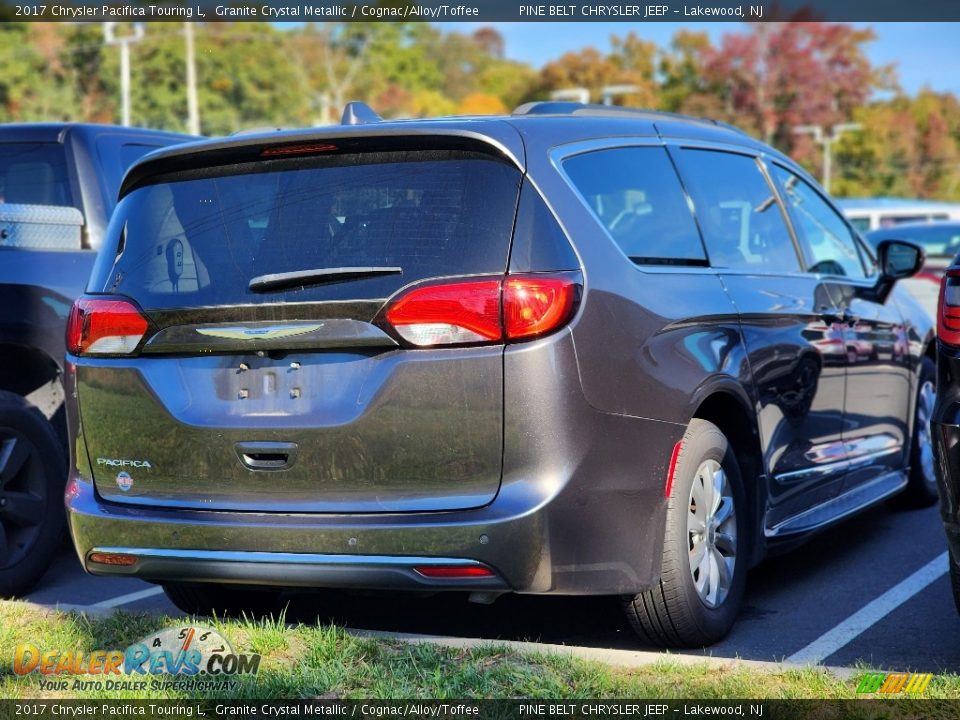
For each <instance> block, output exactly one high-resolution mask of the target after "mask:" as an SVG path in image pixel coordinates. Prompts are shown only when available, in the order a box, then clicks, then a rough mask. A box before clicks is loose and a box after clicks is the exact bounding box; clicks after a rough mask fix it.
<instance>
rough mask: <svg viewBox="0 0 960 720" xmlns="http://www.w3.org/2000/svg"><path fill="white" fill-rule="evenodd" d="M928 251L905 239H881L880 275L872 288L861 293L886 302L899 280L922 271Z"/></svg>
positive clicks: (878, 261) (878, 249)
mask: <svg viewBox="0 0 960 720" xmlns="http://www.w3.org/2000/svg"><path fill="white" fill-rule="evenodd" d="M924 260H926V253H924V251H923V248H921V247H920V246H919V245H914V244H913V243H908V242H904V241H903V240H881V241H880V242H879V243H877V263H878V265H879V266H880V277H878V278H877V284H876V285H874V286H873V287H872V288H869V289H864V290H862V291H861V294H862V295H863V296H864V297H868V298H869V299H871V300H874V301H876V302H881V303H885V302H886V301H887V297H888V296H889V295H890V292H891V291H892V290H893V286H894V285H895V284H896V282H897V280H903V279H904V278H908V277H911V276H913V275H916V274H917V273H918V272H920V268H922V267H923V262H924Z"/></svg>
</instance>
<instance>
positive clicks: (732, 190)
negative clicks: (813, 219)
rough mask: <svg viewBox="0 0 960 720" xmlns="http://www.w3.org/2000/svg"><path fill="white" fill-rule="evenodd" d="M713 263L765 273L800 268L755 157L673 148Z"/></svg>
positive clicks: (775, 202) (770, 191)
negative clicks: (676, 151)
mask: <svg viewBox="0 0 960 720" xmlns="http://www.w3.org/2000/svg"><path fill="white" fill-rule="evenodd" d="M677 164H678V165H679V167H680V174H681V175H682V177H683V181H684V184H685V185H686V187H687V190H688V191H689V193H690V196H691V197H692V198H693V204H694V208H695V210H696V215H697V221H698V222H699V223H700V230H701V232H702V233H703V239H704V241H705V242H706V244H707V252H708V253H709V254H710V264H711V265H713V266H714V267H722V268H731V269H735V270H752V271H756V272H763V273H791V272H798V271H799V270H800V264H799V261H798V259H797V250H796V246H795V245H794V243H793V239H792V238H791V236H790V231H789V229H788V228H787V224H786V221H785V220H784V217H783V211H782V210H781V208H780V204H779V203H778V202H777V199H776V196H775V195H774V193H773V190H772V188H771V187H770V184H769V183H768V182H767V180H766V178H764V176H763V173H762V172H761V171H760V168H759V167H758V166H757V162H756V160H754V159H753V158H752V157H748V156H746V155H737V154H734V153H728V152H719V151H714V150H694V149H685V150H680V151H679V152H678V153H677Z"/></svg>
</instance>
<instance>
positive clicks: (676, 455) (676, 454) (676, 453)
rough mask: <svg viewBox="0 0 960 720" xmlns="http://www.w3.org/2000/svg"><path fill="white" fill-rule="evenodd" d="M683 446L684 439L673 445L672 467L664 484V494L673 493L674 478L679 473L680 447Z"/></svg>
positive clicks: (668, 470) (665, 495) (669, 494)
mask: <svg viewBox="0 0 960 720" xmlns="http://www.w3.org/2000/svg"><path fill="white" fill-rule="evenodd" d="M682 446H683V440H680V441H678V442H677V444H676V445H674V446H673V452H672V453H671V454H670V467H669V468H667V482H666V484H665V485H664V486H663V496H664V497H667V498H668V497H670V496H671V495H672V494H673V478H674V476H676V474H677V460H679V459H680V448H681V447H682Z"/></svg>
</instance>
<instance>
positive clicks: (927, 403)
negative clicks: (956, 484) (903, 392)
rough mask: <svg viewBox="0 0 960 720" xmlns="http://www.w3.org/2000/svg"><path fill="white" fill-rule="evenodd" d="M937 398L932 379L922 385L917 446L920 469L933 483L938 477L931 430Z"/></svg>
mask: <svg viewBox="0 0 960 720" xmlns="http://www.w3.org/2000/svg"><path fill="white" fill-rule="evenodd" d="M936 399H937V391H936V388H935V387H934V386H933V383H932V382H931V381H930V380H927V381H926V382H925V383H924V384H923V385H921V386H920V396H919V397H918V398H917V428H916V433H917V447H918V449H919V450H920V469H921V471H922V472H923V479H924V480H926V481H927V482H928V483H930V484H931V485H933V484H934V483H936V481H937V478H936V476H935V475H934V472H933V435H932V433H931V431H930V418H931V417H932V416H933V405H934V403H935V402H936Z"/></svg>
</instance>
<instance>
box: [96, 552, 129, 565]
mask: <svg viewBox="0 0 960 720" xmlns="http://www.w3.org/2000/svg"><path fill="white" fill-rule="evenodd" d="M87 559H88V560H89V561H90V562H92V563H97V564H98V565H125V566H129V565H135V564H136V562H137V556H136V555H127V554H125V553H106V552H92V553H90V554H89V555H88V556H87Z"/></svg>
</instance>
